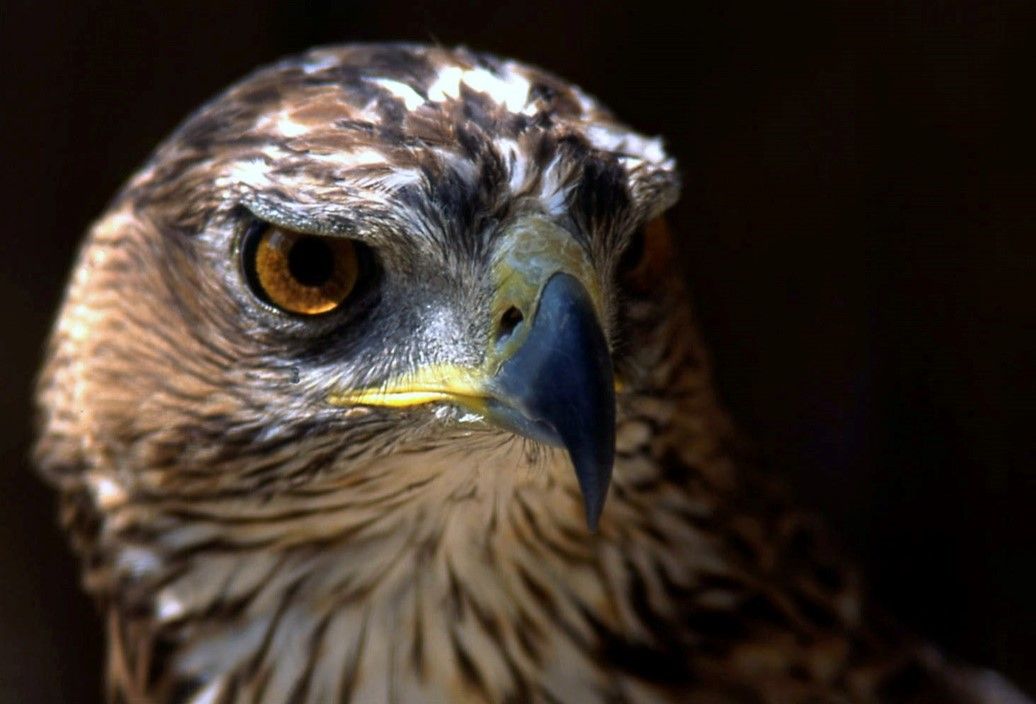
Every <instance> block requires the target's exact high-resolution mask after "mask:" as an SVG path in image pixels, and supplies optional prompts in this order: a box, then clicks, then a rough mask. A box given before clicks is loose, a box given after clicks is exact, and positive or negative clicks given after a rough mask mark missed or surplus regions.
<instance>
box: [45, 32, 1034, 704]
mask: <svg viewBox="0 0 1036 704" xmlns="http://www.w3.org/2000/svg"><path fill="white" fill-rule="evenodd" d="M678 189H679V181H678V177H677V172H676V166H675V163H674V161H673V159H672V158H671V157H670V156H669V155H668V154H667V153H666V151H665V150H664V148H663V146H662V143H661V142H660V140H658V139H652V138H648V137H645V136H642V135H640V134H638V133H637V132H635V131H633V130H631V129H630V128H628V127H627V126H625V125H624V124H623V123H621V122H619V121H618V120H617V119H616V118H615V117H614V116H613V115H612V114H611V113H609V112H608V110H607V109H605V108H604V107H603V106H601V105H600V104H599V103H598V102H597V101H596V100H595V99H593V98H592V97H590V96H589V95H587V94H586V93H584V92H583V91H582V90H580V89H579V88H577V87H575V86H573V85H571V84H569V83H567V82H565V81H563V80H561V79H559V78H557V77H555V76H553V75H551V74H549V73H546V72H544V71H541V70H539V69H536V68H533V67H530V66H527V65H524V64H521V63H518V62H515V61H510V60H505V59H501V58H497V57H494V56H491V55H488V54H481V53H476V52H473V51H469V50H467V49H456V50H449V49H445V48H441V47H431V46H420V45H408V44H384V45H379V44H370V45H355V46H345V47H334V48H323V49H315V50H312V51H309V52H308V53H305V54H302V55H300V56H297V57H294V58H289V59H286V60H283V61H281V62H279V63H276V64H274V65H272V66H270V67H267V68H263V69H261V70H259V71H257V72H256V73H254V74H252V75H251V76H249V77H247V78H245V79H244V80H242V81H241V82H239V83H238V84H236V85H234V86H233V87H231V88H230V89H228V90H227V91H225V92H224V93H222V94H221V95H219V96H218V97H217V98H215V99H214V100H213V101H211V102H210V103H208V104H207V105H205V106H204V107H202V108H201V109H200V110H199V111H198V112H196V113H195V114H194V115H193V116H192V117H190V118H189V119H188V120H187V121H186V122H185V123H184V124H183V125H182V126H181V127H179V128H178V129H177V130H176V131H175V132H174V134H173V135H172V136H171V137H170V138H169V139H168V140H166V141H165V142H164V143H163V144H162V145H161V146H159V147H158V149H157V150H156V151H155V153H154V155H153V156H152V157H151V158H150V160H149V161H148V162H147V163H146V164H145V165H144V166H143V168H142V169H141V170H140V171H139V172H137V173H136V174H135V175H134V176H133V177H132V178H131V179H130V180H129V181H128V183H127V184H126V185H125V187H124V188H123V189H122V190H121V192H120V193H119V194H118V195H117V196H116V198H115V199H114V201H113V202H112V204H111V206H110V208H109V210H108V211H107V212H106V214H104V215H103V217H101V218H100V219H99V220H98V221H97V223H96V224H95V225H94V226H93V227H92V229H91V231H90V233H89V235H88V237H87V240H86V244H85V246H84V248H83V250H82V252H81V254H80V257H79V261H78V263H77V265H76V268H75V272H74V274H73V276H72V279H71V281H70V283H69V286H68V290H67V294H66V298H65V301H64V304H63V306H62V309H61V312H60V315H59V316H58V319H57V323H56V325H55V328H54V331H53V334H52V338H51V340H50V344H49V351H48V354H47V358H46V361H45V365H44V367H43V370H42V373H41V376H40V380H39V385H38V407H39V412H40V438H39V442H38V445H37V450H36V456H37V459H38V464H39V466H40V468H41V470H42V472H43V474H44V476H45V477H46V479H47V480H48V481H49V482H50V483H52V484H53V486H54V487H56V488H57V490H58V492H59V493H60V500H61V517H62V521H63V524H64V526H65V527H66V529H67V531H68V533H69V535H70V538H71V540H72V543H73V545H74V547H75V550H76V551H77V552H78V554H79V555H80V557H81V559H82V563H83V571H84V584H85V588H86V589H87V590H88V591H89V592H90V593H91V594H92V595H93V596H94V597H95V598H96V601H97V604H98V606H99V608H100V609H101V611H102V613H103V614H104V618H105V622H106V628H107V642H108V661H107V662H108V664H107V682H108V696H109V699H110V700H111V701H114V702H138V701H155V702H167V701H168V702H196V703H199V704H200V703H202V702H204V703H207V704H211V703H214V702H331V701H340V702H344V701H355V702H525V701H530V702H580V703H583V704H593V703H595V702H600V703H602V704H603V703H605V702H649V703H650V702H688V701H693V702H772V703H774V704H776V703H785V702H877V701H895V702H899V701H960V702H965V701H967V702H978V701H1008V700H1010V697H1017V698H1016V699H1015V700H1013V701H1022V698H1021V695H1017V694H1013V693H1012V690H1010V689H1009V687H1008V686H1007V685H1003V684H1000V681H999V680H997V679H996V678H995V677H993V676H992V675H981V676H979V675H976V674H975V673H973V672H970V671H965V670H963V669H959V668H954V667H953V666H951V665H949V664H946V663H945V662H944V661H943V659H942V658H941V657H940V655H939V654H938V652H937V651H935V650H934V649H932V648H930V647H927V646H925V645H923V644H921V643H919V642H918V641H915V640H913V639H911V638H909V637H908V636H906V635H904V634H903V633H901V632H899V631H898V630H897V629H896V628H895V627H894V626H892V625H890V624H888V623H886V622H885V621H883V620H882V619H880V618H879V617H878V616H877V615H876V614H875V613H874V612H873V609H872V608H871V607H870V606H869V605H868V603H867V602H866V600H865V599H864V598H863V597H862V596H861V590H860V588H859V585H858V579H857V578H856V576H855V574H854V573H853V571H852V570H851V569H849V568H847V567H845V566H844V565H843V563H842V562H841V561H840V560H839V558H838V557H837V555H835V554H834V553H833V551H832V550H831V549H830V548H829V547H828V546H827V543H826V541H825V539H824V537H823V531H822V530H819V529H818V528H817V526H816V525H815V524H814V522H813V521H812V520H811V519H809V518H808V517H805V516H804V515H802V514H800V513H798V512H796V511H794V510H793V509H792V508H790V507H789V506H787V505H786V504H785V503H784V502H783V500H782V499H780V495H779V493H778V492H776V491H775V490H774V489H773V488H771V487H770V486H768V484H767V482H766V481H764V480H763V478H761V477H760V476H759V475H758V474H756V473H755V472H754V471H753V469H752V468H751V466H750V463H746V462H744V461H743V460H741V459H739V456H738V454H737V452H736V450H735V444H734V443H733V441H732V437H733V435H732V431H731V424H730V422H729V421H728V419H727V417H726V415H725V414H724V412H723V410H722V409H721V408H720V407H719V405H718V404H717V401H716V398H715V395H714V393H713V390H712V386H711V382H710V372H709V362H708V359H707V357H706V355H705V353H704V351H703V348H702V345H701V343H700V342H699V339H698V336H697V334H696V330H695V324H694V321H693V318H692V317H691V313H690V311H689V308H688V306H687V304H686V302H685V294H684V290H683V287H682V285H681V279H680V276H679V273H678V272H677V271H676V270H675V267H674V262H673V249H672V248H673V241H672V237H673V233H671V232H670V230H669V228H668V227H667V226H666V224H665V221H664V220H663V219H662V214H663V212H664V211H665V210H666V209H667V208H668V207H670V206H671V205H672V204H673V203H674V201H675V200H676V198H677V195H678Z"/></svg>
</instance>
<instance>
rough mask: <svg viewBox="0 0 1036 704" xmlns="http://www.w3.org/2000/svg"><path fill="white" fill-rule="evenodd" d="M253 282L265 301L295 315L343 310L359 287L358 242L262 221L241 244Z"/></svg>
mask: <svg viewBox="0 0 1036 704" xmlns="http://www.w3.org/2000/svg"><path fill="white" fill-rule="evenodd" d="M241 253H242V257H243V259H244V261H243V265H244V270H245V274H246V276H247V278H248V282H249V285H250V286H251V287H252V289H253V291H254V292H255V293H256V295H257V296H258V297H259V298H260V299H261V300H263V301H265V302H267V303H269V304H271V305H273V306H276V307H277V308H280V309H281V310H283V311H285V312H287V313H293V314H296V315H306V316H309V315H320V314H321V313H328V312H330V311H332V310H334V309H336V308H338V307H339V306H340V305H341V304H342V303H343V302H344V301H345V300H346V299H347V298H348V297H349V294H350V293H352V291H353V289H354V288H355V287H356V282H357V279H358V278H359V273H360V262H359V253H358V250H357V244H356V243H355V242H353V241H352V240H348V239H344V238H341V237H322V236H319V235H311V234H307V233H303V232H294V231H292V230H286V229H284V228H282V227H277V226H275V225H265V224H262V225H259V226H256V227H254V228H253V229H252V230H251V231H249V232H248V233H247V234H246V235H245V239H244V242H243V243H242V248H241Z"/></svg>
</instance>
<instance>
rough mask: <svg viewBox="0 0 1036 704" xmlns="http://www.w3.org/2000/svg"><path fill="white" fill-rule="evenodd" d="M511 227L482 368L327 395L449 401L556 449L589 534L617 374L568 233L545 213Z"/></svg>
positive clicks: (603, 475)
mask: <svg viewBox="0 0 1036 704" xmlns="http://www.w3.org/2000/svg"><path fill="white" fill-rule="evenodd" d="M509 234H511V235H512V237H511V238H510V239H509V240H508V241H509V242H510V244H509V245H508V246H505V248H504V250H503V251H502V252H501V254H500V256H499V257H498V258H497V262H496V265H495V266H494V270H493V274H494V277H495V278H496V279H497V281H496V282H495V284H496V286H495V290H496V291H497V294H496V296H495V297H494V300H493V303H492V316H493V320H494V323H493V326H494V331H493V335H492V337H493V338H494V340H493V342H491V343H490V349H489V350H488V351H487V354H486V361H485V364H483V365H482V368H480V369H468V368H461V367H454V366H450V365H437V366H435V367H429V368H427V369H424V370H418V371H417V373H416V374H409V375H407V376H406V378H400V379H399V380H398V381H392V382H389V383H388V384H386V385H384V386H381V387H379V388H377V389H367V390H361V391H357V392H347V393H341V394H335V395H333V396H332V397H331V398H330V401H331V402H332V403H335V404H336V405H371V406H389V407H396V408H400V407H409V406H415V405H420V404H425V403H435V402H439V403H442V402H446V403H453V404H455V405H458V406H461V407H464V408H467V409H469V410H473V411H476V412H478V413H479V414H481V415H482V416H483V417H484V418H485V419H486V420H488V421H489V422H491V423H493V424H494V425H497V426H498V427H500V428H503V429H505V430H509V431H511V432H514V433H517V434H519V435H523V436H525V437H528V438H531V439H534V440H537V441H539V442H543V443H547V444H549V445H554V446H556V447H563V448H565V449H566V450H567V451H568V455H569V458H570V459H571V461H572V465H573V467H574V469H575V473H576V478H577V479H578V481H579V487H580V490H581V491H582V495H583V504H584V509H585V513H586V521H587V525H588V526H589V528H590V530H592V531H594V530H596V529H597V524H598V520H599V518H600V515H601V511H602V509H603V508H604V501H605V498H606V496H607V494H608V485H609V483H610V481H611V474H612V465H613V464H614V460H615V377H614V373H613V371H612V362H611V354H610V353H609V350H608V342H607V339H606V338H605V335H604V331H603V329H602V327H601V324H600V321H599V319H598V315H597V312H596V311H597V308H596V306H595V304H594V297H593V296H592V293H591V291H593V290H594V289H593V281H594V279H593V276H592V272H591V270H590V266H589V263H588V262H587V261H586V258H585V255H584V254H583V253H582V250H581V248H580V247H579V246H578V245H576V244H575V243H574V242H573V240H572V236H571V235H570V234H569V233H567V232H565V231H564V230H561V228H559V227H557V226H556V225H554V224H553V223H550V222H549V221H546V220H545V219H534V220H531V221H527V222H526V223H524V224H523V225H521V226H519V227H518V228H516V229H515V231H514V232H513V233H509ZM588 287H589V290H588Z"/></svg>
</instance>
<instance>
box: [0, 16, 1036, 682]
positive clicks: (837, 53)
mask: <svg viewBox="0 0 1036 704" xmlns="http://www.w3.org/2000/svg"><path fill="white" fill-rule="evenodd" d="M87 5H88V4H87V3H82V2H79V1H72V0H69V1H67V2H36V3H19V2H16V3H13V4H12V3H10V2H8V3H5V4H4V6H3V7H2V8H0V23H2V37H0V53H2V59H3V61H2V65H0V81H2V85H3V91H2V93H0V96H2V99H3V102H2V104H0V128H2V129H0V138H2V140H3V147H2V152H0V153H2V156H3V162H2V167H3V168H2V169H0V178H2V184H0V185H2V188H0V193H2V196H3V203H2V207H3V210H2V213H3V224H2V225H0V231H2V236H0V272H2V273H0V313H2V316H3V319H2V326H0V368H2V370H3V386H2V390H3V393H2V394H0V428H2V437H0V440H2V444H0V452H2V464H0V701H5V702H6V701H12V702H14V701H19V702H32V701H47V702H49V701H76V702H80V701H90V700H91V699H93V698H94V697H95V695H96V693H97V692H98V691H99V687H100V685H99V671H100V663H101V652H102V642H101V639H100V623H99V620H98V619H97V618H96V617H95V616H94V615H93V613H92V610H91V605H90V603H89V601H88V600H87V599H86V598H85V597H84V596H83V595H82V594H81V592H80V591H79V589H78V587H77V582H78V576H77V570H76V566H75V564H74V561H73V560H72V559H71V557H70V555H69V553H68V551H67V549H66V547H65V544H64V540H63V537H62V536H61V535H60V533H59V532H58V530H57V528H56V527H55V524H54V505H53V497H52V495H51V493H50V492H49V490H48V489H46V488H45V487H44V486H42V484H41V483H40V482H39V481H38V480H37V478H36V477H35V476H34V474H33V473H32V471H31V469H30V465H29V463H28V462H27V460H26V456H27V452H28V447H29V444H30V437H31V430H30V427H31V413H30V411H29V401H28V398H29V388H30V385H31V382H32V378H33V376H34V373H35V369H36V366H37V364H38V361H39V354H40V349H41V345H42V341H43V339H44V336H45V334H46V331H47V329H48V326H49V324H50V320H51V317H52V315H53V311H54V309H55V306H56V305H57V302H58V298H59V295H60V293H61V290H62V286H63V283H64V279H65V277H66V275H67V273H68V269H69V266H70V262H71V258H72V256H73V254H74V251H75V248H76V244H77V241H78V239H79V237H80V234H81V233H82V232H83V230H84V228H85V226H86V225H87V224H88V222H89V221H90V220H91V219H92V218H94V217H96V216H97V215H98V214H99V213H100V212H101V211H102V209H103V207H104V204H105V202H106V201H107V199H108V198H109V197H110V196H111V195H112V194H113V193H114V191H115V189H116V188H117V187H118V185H119V184H120V182H121V181H122V180H123V179H125V178H126V177H127V176H128V175H129V174H130V172H131V171H132V170H133V169H134V168H135V167H136V166H137V165H138V164H139V163H140V162H141V161H142V160H143V159H144V157H145V156H146V155H147V153H148V152H149V150H150V149H151V148H152V147H153V146H154V145H155V143H156V142H157V141H158V140H159V139H160V138H161V137H162V136H163V135H165V134H166V133H167V132H168V131H169V130H170V129H172V127H173V126H174V125H175V124H176V123H177V122H178V121H179V120H180V119H181V118H182V117H184V116H185V115H186V114H187V113H188V112H189V111H190V110H191V109H193V108H194V107H196V106H197V105H198V104H199V103H200V102H201V101H202V100H204V99H206V98H207V97H209V96H210V95H212V94H213V93H215V92H216V91H218V90H219V89H220V88H221V87H223V86H224V85H226V84H228V83H229V82H231V81H233V80H234V79H236V78H238V77H239V76H241V75H242V74H244V73H245V72H247V71H248V70H250V69H252V68H253V67H255V66H256V65H258V64H260V63H263V62H267V61H270V60H272V59H274V58H276V57H278V56H280V55H282V54H285V53H289V52H293V51H297V50H301V49H303V48H306V47H308V46H310V45H313V44H319V43H334V42H342V41H349V40H375V39H411V40H425V41H435V42H440V43H442V44H446V45H453V44H456V43H464V44H467V45H469V46H471V47H473V48H477V49H485V50H491V51H495V52H497V53H502V54H507V55H513V56H516V57H519V58H522V59H525V60H527V61H530V62H533V63H537V64H540V65H542V66H545V67H547V68H550V69H552V70H553V71H555V72H557V73H559V74H561V75H563V76H566V77H568V78H569V79H571V80H573V81H575V82H577V83H579V84H580V85H582V86H583V87H584V88H585V89H587V90H588V91H589V92H591V93H593V94H595V95H597V96H598V97H600V98H601V99H602V100H603V101H604V102H605V103H606V104H608V105H610V106H612V107H613V108H614V109H615V111H616V112H617V113H618V114H619V115H620V116H622V117H623V119H624V120H626V121H627V122H629V123H631V124H633V125H635V126H636V127H638V128H640V129H641V130H643V131H645V132H648V133H657V134H662V135H665V137H666V139H667V143H668V144H669V146H670V149H671V151H672V152H673V153H675V154H676V156H677V157H678V158H679V160H680V163H681V166H682V171H683V174H684V181H685V189H684V196H683V199H682V201H681V202H680V204H679V205H678V206H677V207H676V209H675V211H674V220H675V223H676V226H677V229H678V232H679V236H680V237H681V241H680V246H681V250H682V254H683V255H684V261H685V266H686V271H687V275H688V280H689V282H690V284H691V288H692V290H693V292H694V294H695V298H696V305H697V309H698V312H699V314H700V318H701V322H702V325H703V327H704V331H705V336H706V339H707V340H708V342H709V343H710V345H711V347H712V350H713V355H714V358H715V361H716V366H717V374H718V383H719V387H720V393H721V395H722V397H723V398H724V400H725V402H726V403H727V404H728V406H729V407H730V408H731V409H732V411H733V413H734V415H735V417H736V418H737V419H738V420H739V422H740V424H741V427H742V428H743V430H744V431H745V433H746V435H747V436H748V437H749V438H752V439H753V440H754V442H755V445H756V446H757V449H758V451H759V453H760V454H761V456H762V457H764V458H766V461H767V463H768V464H767V466H768V468H769V470H770V471H772V472H775V473H780V474H783V475H786V476H787V478H788V481H789V482H790V483H791V484H792V486H793V487H794V488H795V491H796V492H797V494H798V496H799V498H800V500H801V502H802V503H803V504H804V505H806V506H808V507H811V508H814V509H816V510H817V511H819V512H821V513H822V514H824V515H825V516H826V517H827V519H828V521H829V522H830V523H831V524H832V525H833V526H834V527H835V529H836V530H837V532H838V533H839V534H840V535H841V537H842V540H843V543H844V544H845V546H846V549H847V551H849V552H851V553H853V554H856V555H857V556H859V557H860V559H861V560H862V561H863V562H864V564H865V565H866V568H867V570H868V572H869V574H870V577H871V581H872V584H873V586H874V589H875V591H876V593H877V595H878V598H879V599H880V601H881V603H883V604H884V605H885V606H886V607H887V608H888V609H889V610H890V611H892V612H893V613H894V614H895V615H896V616H897V617H898V618H899V619H900V620H902V621H904V622H905V623H907V624H908V625H910V626H911V627H912V628H914V629H916V630H917V631H919V632H920V633H923V634H925V635H926V636H928V637H930V638H931V639H933V640H934V641H936V642H938V643H940V644H942V645H943V646H944V647H945V648H946V649H948V650H949V651H950V652H951V653H953V654H955V655H958V656H961V657H964V658H966V659H968V660H970V661H973V662H975V663H979V664H983V665H991V666H995V667H997V668H999V669H1001V670H1002V671H1004V672H1006V673H1008V674H1009V675H1010V676H1011V677H1013V678H1014V679H1015V680H1016V681H1017V682H1019V683H1021V684H1023V685H1024V686H1025V687H1027V688H1029V689H1030V691H1031V690H1034V689H1036V643H1034V638H1036V598H1034V595H1036V574H1034V572H1036V571H1034V570H1033V560H1034V557H1036V548H1034V539H1036V518H1034V512H1036V461H1034V460H1036V457H1034V455H1036V452H1034V450H1036V438H1034V435H1036V429H1034V428H1033V426H1031V425H1030V423H1029V419H1028V417H1027V416H1028V415H1030V414H1028V413H1027V411H1031V407H1032V405H1033V386H1032V382H1031V378H1032V376H1033V371H1034V370H1033V367H1034V360H1033V350H1034V349H1036V348H1034V346H1033V335H1032V331H1033V327H1034V323H1036V320H1034V317H1036V316H1034V311H1036V305H1034V293H1036V285H1034V277H1033V275H1034V269H1036V267H1034V262H1036V236H1034V227H1036V217H1034V216H1036V208H1034V204H1033V203H1034V199H1033V195H1034V188H1036V172H1034V170H1033V167H1032V164H1033V156H1034V151H1036V150H1034V149H1033V147H1034V146H1036V144H1034V142H1036V140H1034V138H1033V130H1034V129H1036V120H1034V119H1033V117H1034V115H1033V110H1032V107H1033V104H1032V103H1033V101H1032V94H1033V90H1034V88H1036V85H1034V79H1033V67H1034V65H1033V62H1032V58H1033V50H1034V46H1036V44H1034V40H1036V24H1034V22H1033V17H1032V16H1031V15H1030V12H1029V11H1028V5H1027V4H1026V3H1022V2H1019V3H1012V2H989V3H979V2H953V1H949V0H947V1H932V2H911V3H899V2H887V3H882V2H874V1H866V2H820V3H771V2H766V3H756V4H745V3H729V2H720V3H708V4H703V5H701V6H698V7H696V6H682V7H681V8H679V9H674V8H667V7H666V6H665V5H662V4H653V3H650V2H636V3H630V4H627V5H618V4H606V3H603V2H586V3H577V2H573V3H565V4H561V3H557V4H554V3H540V2H531V1H530V0H523V1H522V2H516V3H499V4H498V3H479V2H459V1H456V2H442V3H395V2H366V3H347V2H320V3H310V4H302V3H282V4H277V3H273V2H259V3H224V4H223V5H217V4H215V3H161V4H160V3H140V4H139V5H138V4H136V3H134V4H132V5H131V4H128V3H127V4H126V5H125V6H122V5H118V6H116V5H112V6H110V7H107V8H102V7H94V8H91V7H88V6H87Z"/></svg>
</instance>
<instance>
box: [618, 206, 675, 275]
mask: <svg viewBox="0 0 1036 704" xmlns="http://www.w3.org/2000/svg"><path fill="white" fill-rule="evenodd" d="M672 255H673V250H672V242H671V241H670V236H669V226H668V225H667V224H666V221H665V218H662V217H657V218H654V219H653V220H649V221H648V222H646V223H644V224H643V225H641V226H640V227H639V228H638V229H637V230H636V232H634V233H633V235H632V236H631V237H630V241H629V242H628V243H627V245H626V249H625V251H624V252H623V253H622V258H621V259H619V264H618V273H619V276H621V277H622V279H623V280H624V281H625V282H626V283H627V284H628V285H630V286H631V287H632V288H634V289H645V290H646V289H650V288H651V287H652V286H653V285H654V284H657V282H658V276H659V275H661V274H663V273H664V272H665V269H666V268H667V266H668V265H669V260H670V258H671V257H672Z"/></svg>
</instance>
